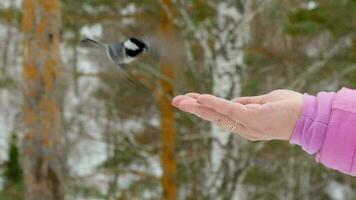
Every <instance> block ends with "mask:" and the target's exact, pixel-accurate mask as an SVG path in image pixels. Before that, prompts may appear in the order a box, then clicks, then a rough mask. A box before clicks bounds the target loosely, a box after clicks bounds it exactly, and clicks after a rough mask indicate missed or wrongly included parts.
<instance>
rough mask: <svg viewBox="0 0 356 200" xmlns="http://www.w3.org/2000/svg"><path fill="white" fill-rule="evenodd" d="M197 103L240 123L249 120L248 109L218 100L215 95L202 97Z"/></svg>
mask: <svg viewBox="0 0 356 200" xmlns="http://www.w3.org/2000/svg"><path fill="white" fill-rule="evenodd" d="M197 102H198V103H199V104H201V105H203V106H206V107H208V108H211V109H213V110H215V111H216V112H218V113H220V114H223V115H226V116H227V117H229V118H231V119H233V120H236V121H238V122H239V123H242V124H243V122H245V121H246V120H248V116H247V109H246V108H245V106H244V105H242V104H240V103H233V102H231V101H228V100H226V99H222V98H218V97H215V96H213V95H209V94H204V95H201V96H200V97H199V98H198V99H197Z"/></svg>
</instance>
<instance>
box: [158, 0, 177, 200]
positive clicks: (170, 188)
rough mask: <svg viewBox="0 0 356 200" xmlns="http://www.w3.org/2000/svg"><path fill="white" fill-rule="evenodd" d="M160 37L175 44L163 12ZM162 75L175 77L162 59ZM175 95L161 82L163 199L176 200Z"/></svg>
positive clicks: (165, 4)
mask: <svg viewBox="0 0 356 200" xmlns="http://www.w3.org/2000/svg"><path fill="white" fill-rule="evenodd" d="M162 3H163V4H164V5H162V6H166V7H168V8H170V7H171V6H172V5H171V4H172V2H171V1H170V0H163V1H162ZM160 36H161V38H162V39H163V40H165V42H167V44H169V42H173V40H174V37H175V27H174V24H173V23H172V22H171V21H170V19H169V18H168V16H167V13H166V12H165V11H164V10H163V11H162V13H161V26H160ZM160 65H161V66H160V68H161V73H162V75H164V76H165V77H167V78H169V79H172V78H173V77H174V73H173V66H172V63H171V62H170V61H169V59H168V60H165V59H162V60H161V63H160ZM172 95H173V85H172V84H171V83H169V82H168V81H166V80H161V92H160V97H159V101H160V110H161V128H162V133H161V141H162V153H161V163H162V168H163V176H162V186H163V193H164V194H163V195H164V196H163V199H165V200H175V199H177V161H176V157H175V152H176V131H175V117H174V112H173V108H172V106H171V102H170V97H172Z"/></svg>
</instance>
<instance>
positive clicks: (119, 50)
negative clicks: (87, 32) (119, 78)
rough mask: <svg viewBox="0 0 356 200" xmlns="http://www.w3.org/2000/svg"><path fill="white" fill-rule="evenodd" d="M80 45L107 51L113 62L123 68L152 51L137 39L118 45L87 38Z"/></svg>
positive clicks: (131, 38)
mask: <svg viewBox="0 0 356 200" xmlns="http://www.w3.org/2000/svg"><path fill="white" fill-rule="evenodd" d="M80 43H81V45H82V46H84V47H88V48H93V49H98V50H103V51H105V52H106V54H107V55H108V57H109V59H110V60H111V61H113V62H114V63H116V64H118V65H119V66H122V67H123V66H126V65H127V64H130V63H132V62H134V61H135V60H137V59H138V58H139V57H140V56H141V55H142V54H144V53H145V52H150V50H151V49H150V47H149V45H148V44H147V42H145V41H143V40H142V39H138V38H135V37H130V38H128V39H127V40H125V41H123V42H117V43H103V42H100V41H97V40H93V39H89V38H86V39H83V40H81V41H80Z"/></svg>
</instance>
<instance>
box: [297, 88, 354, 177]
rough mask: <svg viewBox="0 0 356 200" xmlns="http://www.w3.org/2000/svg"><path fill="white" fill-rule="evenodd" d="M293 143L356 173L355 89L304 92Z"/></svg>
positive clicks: (328, 163) (329, 163)
mask: <svg viewBox="0 0 356 200" xmlns="http://www.w3.org/2000/svg"><path fill="white" fill-rule="evenodd" d="M290 142H291V143H293V144H298V145H300V146H301V147H302V148H303V149H304V150H305V151H306V152H308V153H309V154H316V160H317V161H318V162H320V163H322V164H324V165H325V166H327V167H329V168H332V169H336V170H338V171H341V172H343V173H346V174H350V175H352V176H356V161H355V160H356V157H355V153H356V90H350V89H347V88H343V89H341V90H340V91H339V92H337V93H333V92H330V93H327V92H321V93H319V94H318V95H317V96H316V97H315V96H310V95H308V94H305V95H304V105H303V114H302V116H301V117H300V119H299V121H298V123H297V125H296V128H295V130H294V132H293V134H292V136H291V139H290Z"/></svg>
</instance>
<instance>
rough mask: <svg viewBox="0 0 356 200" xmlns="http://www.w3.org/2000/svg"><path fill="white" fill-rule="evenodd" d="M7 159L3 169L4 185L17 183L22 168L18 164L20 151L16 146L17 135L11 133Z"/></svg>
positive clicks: (20, 176) (19, 179)
mask: <svg viewBox="0 0 356 200" xmlns="http://www.w3.org/2000/svg"><path fill="white" fill-rule="evenodd" d="M8 156H9V160H8V161H7V162H6V168H5V171H4V178H5V185H11V184H18V183H21V182H22V175H23V172H22V168H21V165H20V153H19V148H18V147H17V136H16V134H15V133H13V134H12V136H11V140H10V147H9V151H8Z"/></svg>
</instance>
